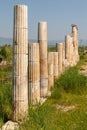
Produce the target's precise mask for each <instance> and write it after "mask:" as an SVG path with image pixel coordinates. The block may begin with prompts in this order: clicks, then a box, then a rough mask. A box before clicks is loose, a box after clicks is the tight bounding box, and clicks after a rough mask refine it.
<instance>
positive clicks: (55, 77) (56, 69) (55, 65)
mask: <svg viewBox="0 0 87 130" xmlns="http://www.w3.org/2000/svg"><path fill="white" fill-rule="evenodd" d="M53 53H54V67H53V68H54V80H55V79H57V78H58V52H53Z"/></svg>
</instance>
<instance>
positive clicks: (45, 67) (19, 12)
mask: <svg viewBox="0 0 87 130" xmlns="http://www.w3.org/2000/svg"><path fill="white" fill-rule="evenodd" d="M27 16H28V15H27V6H25V5H16V6H15V7H14V33H13V120H14V121H19V120H22V119H24V118H26V116H27V113H28V105H29V104H36V103H37V102H40V99H41V98H44V97H47V96H48V92H49V91H51V88H52V87H53V85H54V81H55V79H56V78H58V77H59V76H60V75H61V74H62V73H63V72H64V71H65V70H66V68H67V67H69V66H73V65H75V64H76V63H77V61H78V60H79V58H78V57H79V55H78V41H77V40H78V37H77V26H76V25H75V26H74V25H73V27H72V28H74V29H72V33H71V35H70V36H66V37H65V43H57V44H56V52H47V23H46V22H39V23H38V42H37V43H32V44H30V45H28V17H27ZM74 62H75V63H74Z"/></svg>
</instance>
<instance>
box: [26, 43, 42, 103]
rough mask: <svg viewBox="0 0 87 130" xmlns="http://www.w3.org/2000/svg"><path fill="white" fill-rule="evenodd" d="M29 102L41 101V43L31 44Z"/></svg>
mask: <svg viewBox="0 0 87 130" xmlns="http://www.w3.org/2000/svg"><path fill="white" fill-rule="evenodd" d="M28 81H29V91H30V96H29V102H30V104H35V103H36V102H39V101H40V59H39V43H32V44H31V45H29V80H28Z"/></svg>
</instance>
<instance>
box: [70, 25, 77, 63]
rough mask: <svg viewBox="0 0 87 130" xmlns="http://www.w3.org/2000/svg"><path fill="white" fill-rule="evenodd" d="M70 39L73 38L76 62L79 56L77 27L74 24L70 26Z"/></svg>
mask: <svg viewBox="0 0 87 130" xmlns="http://www.w3.org/2000/svg"><path fill="white" fill-rule="evenodd" d="M71 26H72V34H71V35H72V37H73V46H74V49H75V54H76V62H78V60H79V54H78V27H77V25H75V24H72V25H71Z"/></svg>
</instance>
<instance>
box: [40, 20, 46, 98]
mask: <svg viewBox="0 0 87 130" xmlns="http://www.w3.org/2000/svg"><path fill="white" fill-rule="evenodd" d="M38 42H39V46H40V94H41V97H45V96H47V92H48V65H47V23H46V22H39V23H38Z"/></svg>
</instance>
